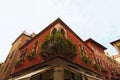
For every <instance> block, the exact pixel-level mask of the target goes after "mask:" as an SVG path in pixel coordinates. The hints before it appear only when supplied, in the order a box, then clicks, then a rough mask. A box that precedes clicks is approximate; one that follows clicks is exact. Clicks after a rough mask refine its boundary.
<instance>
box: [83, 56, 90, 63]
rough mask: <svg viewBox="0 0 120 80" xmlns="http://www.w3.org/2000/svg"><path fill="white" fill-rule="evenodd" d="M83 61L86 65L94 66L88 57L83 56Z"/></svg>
mask: <svg viewBox="0 0 120 80" xmlns="http://www.w3.org/2000/svg"><path fill="white" fill-rule="evenodd" d="M82 60H83V61H84V62H85V63H86V64H92V60H91V59H90V58H89V57H87V56H82Z"/></svg>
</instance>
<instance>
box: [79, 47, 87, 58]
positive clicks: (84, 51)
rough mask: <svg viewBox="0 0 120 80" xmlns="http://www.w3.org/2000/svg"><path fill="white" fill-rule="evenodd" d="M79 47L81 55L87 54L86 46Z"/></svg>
mask: <svg viewBox="0 0 120 80" xmlns="http://www.w3.org/2000/svg"><path fill="white" fill-rule="evenodd" d="M79 48H80V53H81V56H86V50H85V49H84V47H83V46H80V45H79Z"/></svg>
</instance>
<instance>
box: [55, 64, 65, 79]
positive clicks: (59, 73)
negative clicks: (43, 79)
mask: <svg viewBox="0 0 120 80" xmlns="http://www.w3.org/2000/svg"><path fill="white" fill-rule="evenodd" d="M53 78H54V79H53V80H64V68H63V67H62V66H57V67H55V68H54V73H53Z"/></svg>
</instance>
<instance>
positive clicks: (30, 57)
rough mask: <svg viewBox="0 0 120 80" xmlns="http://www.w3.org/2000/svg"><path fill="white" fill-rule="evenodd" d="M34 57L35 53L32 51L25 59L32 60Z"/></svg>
mask: <svg viewBox="0 0 120 80" xmlns="http://www.w3.org/2000/svg"><path fill="white" fill-rule="evenodd" d="M35 55H36V53H35V51H34V50H32V51H31V52H30V54H28V55H27V58H28V59H29V60H31V59H32V58H34V57H35Z"/></svg>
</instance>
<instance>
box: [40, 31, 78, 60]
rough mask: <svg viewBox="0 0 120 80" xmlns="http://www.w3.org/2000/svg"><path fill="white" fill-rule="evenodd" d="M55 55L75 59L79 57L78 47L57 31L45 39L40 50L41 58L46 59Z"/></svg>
mask: <svg viewBox="0 0 120 80" xmlns="http://www.w3.org/2000/svg"><path fill="white" fill-rule="evenodd" d="M53 54H64V55H66V56H68V57H69V58H71V59H73V58H74V57H75V56H76V55H77V53H76V46H75V44H73V42H72V41H70V40H68V39H66V38H65V36H64V35H63V34H62V33H61V32H59V31H56V32H54V34H51V35H49V36H47V37H46V38H45V40H44V42H43V43H42V44H41V48H40V56H42V57H43V58H44V59H46V58H47V57H49V56H52V55H53Z"/></svg>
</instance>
